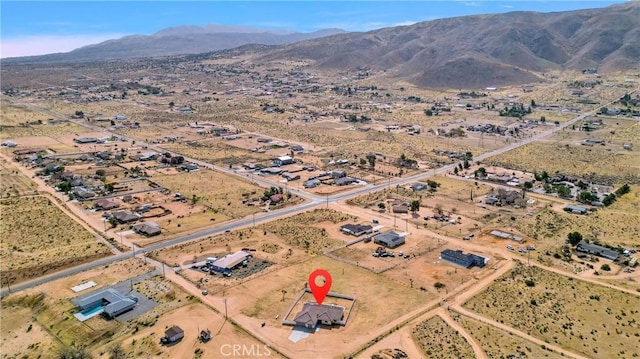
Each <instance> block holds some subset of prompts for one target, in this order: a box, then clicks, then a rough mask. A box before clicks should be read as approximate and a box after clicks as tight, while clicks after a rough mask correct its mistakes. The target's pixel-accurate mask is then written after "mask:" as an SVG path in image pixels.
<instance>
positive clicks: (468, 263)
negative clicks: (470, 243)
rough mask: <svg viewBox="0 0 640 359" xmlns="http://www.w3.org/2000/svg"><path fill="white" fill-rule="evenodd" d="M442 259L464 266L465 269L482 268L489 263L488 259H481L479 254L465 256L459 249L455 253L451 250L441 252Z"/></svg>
mask: <svg viewBox="0 0 640 359" xmlns="http://www.w3.org/2000/svg"><path fill="white" fill-rule="evenodd" d="M440 258H441V259H443V260H446V261H449V262H451V263H454V264H457V265H460V266H463V267H465V268H471V267H473V266H476V267H480V268H482V267H484V265H485V264H486V263H487V261H488V259H487V258H484V257H481V256H479V255H477V254H473V253H467V254H464V253H462V251H461V250H459V249H458V250H455V251H454V250H451V249H445V250H443V251H442V252H440Z"/></svg>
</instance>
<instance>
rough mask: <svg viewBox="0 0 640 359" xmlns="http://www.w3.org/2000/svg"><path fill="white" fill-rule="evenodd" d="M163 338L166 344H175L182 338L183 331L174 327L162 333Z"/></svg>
mask: <svg viewBox="0 0 640 359" xmlns="http://www.w3.org/2000/svg"><path fill="white" fill-rule="evenodd" d="M164 338H165V340H166V341H167V342H168V343H175V342H177V341H178V340H180V339H182V338H184V330H182V328H180V327H179V326H177V325H174V326H172V327H171V328H169V329H167V330H166V331H165V332H164Z"/></svg>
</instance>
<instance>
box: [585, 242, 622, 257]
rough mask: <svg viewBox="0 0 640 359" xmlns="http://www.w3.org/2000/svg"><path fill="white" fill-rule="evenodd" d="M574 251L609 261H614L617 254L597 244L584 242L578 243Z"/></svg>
mask: <svg viewBox="0 0 640 359" xmlns="http://www.w3.org/2000/svg"><path fill="white" fill-rule="evenodd" d="M576 251H578V252H582V253H588V254H594V255H596V256H598V257H603V258H607V259H611V260H616V259H617V258H618V252H616V251H614V250H612V249H609V248H606V247H603V246H599V245H597V244H590V243H587V242H585V241H580V243H578V245H577V246H576Z"/></svg>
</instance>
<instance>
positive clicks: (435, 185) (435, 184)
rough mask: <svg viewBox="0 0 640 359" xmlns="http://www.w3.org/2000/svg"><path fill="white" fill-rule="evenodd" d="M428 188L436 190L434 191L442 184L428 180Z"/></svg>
mask: <svg viewBox="0 0 640 359" xmlns="http://www.w3.org/2000/svg"><path fill="white" fill-rule="evenodd" d="M427 186H429V187H431V189H434V190H435V189H436V188H438V187H440V183H438V182H436V181H433V180H430V179H428V180H427Z"/></svg>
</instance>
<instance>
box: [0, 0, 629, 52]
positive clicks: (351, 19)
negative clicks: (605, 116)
mask: <svg viewBox="0 0 640 359" xmlns="http://www.w3.org/2000/svg"><path fill="white" fill-rule="evenodd" d="M623 1H624V0H617V1H556V0H553V1H461V0H460V1H455V0H452V1H426V0H423V1H279V2H275V1H195V2H184V1H182V2H173V1H137V2H136V1H66V2H61V1H7V0H2V1H1V2H0V20H1V25H0V57H12V56H25V55H36V54H44V53H52V52H65V51H70V50H72V49H74V48H77V47H80V46H84V45H88V44H92V43H98V42H101V41H104V40H107V39H113V38H119V37H122V36H125V35H132V34H144V35H148V34H152V33H154V32H156V31H159V30H161V29H164V28H167V27H172V26H179V25H206V24H212V23H215V24H223V25H239V26H251V27H261V28H279V29H289V30H297V31H301V32H308V31H315V30H320V29H324V28H341V29H344V30H348V31H368V30H373V29H377V28H381V27H388V26H397V25H405V24H411V23H415V22H419V21H427V20H433V19H437V18H444V17H452V16H463V15H472V14H487V13H500V12H509V11H518V10H527V11H541V12H549V11H565V10H575V9H584V8H596V7H604V6H608V5H611V4H614V3H620V2H623Z"/></svg>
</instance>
